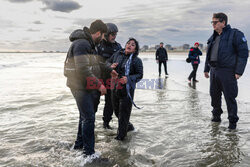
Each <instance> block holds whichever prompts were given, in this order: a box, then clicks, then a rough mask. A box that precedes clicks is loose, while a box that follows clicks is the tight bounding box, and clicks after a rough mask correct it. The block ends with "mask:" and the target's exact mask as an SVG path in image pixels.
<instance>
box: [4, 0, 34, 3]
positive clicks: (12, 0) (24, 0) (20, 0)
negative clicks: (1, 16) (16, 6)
mask: <svg viewBox="0 0 250 167" xmlns="http://www.w3.org/2000/svg"><path fill="white" fill-rule="evenodd" d="M8 1H9V2H13V3H26V2H30V1H33V0H8Z"/></svg>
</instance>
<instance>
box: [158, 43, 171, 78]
mask: <svg viewBox="0 0 250 167" xmlns="http://www.w3.org/2000/svg"><path fill="white" fill-rule="evenodd" d="M155 57H156V62H157V63H158V64H159V77H160V76H161V64H163V65H164V70H165V76H166V77H167V76H168V72H167V61H168V53H167V50H166V49H165V48H164V47H163V42H161V43H160V47H159V48H158V49H157V50H156V53H155Z"/></svg>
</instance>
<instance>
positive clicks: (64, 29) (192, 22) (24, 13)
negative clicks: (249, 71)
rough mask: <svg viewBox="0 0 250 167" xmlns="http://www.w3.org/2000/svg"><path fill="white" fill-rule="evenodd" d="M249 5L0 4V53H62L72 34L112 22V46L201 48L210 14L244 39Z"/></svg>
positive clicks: (141, 0) (201, 0) (174, 1)
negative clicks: (223, 16)
mask: <svg viewBox="0 0 250 167" xmlns="http://www.w3.org/2000/svg"><path fill="white" fill-rule="evenodd" d="M249 6H250V0H238V1H236V0H220V1H218V0H210V1H208V0H0V37H1V40H0V51H67V50H68V48H69V46H70V41H69V39H68V37H69V35H70V33H71V32H72V31H73V30H75V29H82V28H83V27H84V26H87V27H89V26H90V24H91V22H93V21H95V20H96V19H101V20H103V22H104V23H109V22H111V23H115V24H116V25H117V26H118V29H119V32H118V35H117V42H119V43H121V45H122V46H124V44H125V42H126V41H127V40H128V38H129V37H134V38H136V39H137V40H138V41H139V44H140V46H141V47H142V46H143V45H150V46H152V45H155V44H159V43H160V42H164V44H171V45H172V46H180V45H182V44H185V43H187V44H190V45H193V44H194V42H197V41H198V42H200V43H203V44H205V45H206V42H207V39H208V38H209V36H210V35H211V34H212V32H213V29H212V25H211V23H210V21H211V20H212V15H213V13H217V12H224V13H225V14H227V15H228V19H229V21H228V23H229V24H230V25H231V26H232V27H233V28H237V29H239V30H241V31H242V32H243V33H244V34H245V37H246V39H247V40H248V41H249V39H250V28H249V27H250V19H249V16H250V10H249Z"/></svg>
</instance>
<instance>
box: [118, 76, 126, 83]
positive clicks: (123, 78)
mask: <svg viewBox="0 0 250 167" xmlns="http://www.w3.org/2000/svg"><path fill="white" fill-rule="evenodd" d="M119 82H120V83H121V84H126V83H127V82H128V78H127V77H126V76H123V77H122V78H121V79H120V80H119Z"/></svg>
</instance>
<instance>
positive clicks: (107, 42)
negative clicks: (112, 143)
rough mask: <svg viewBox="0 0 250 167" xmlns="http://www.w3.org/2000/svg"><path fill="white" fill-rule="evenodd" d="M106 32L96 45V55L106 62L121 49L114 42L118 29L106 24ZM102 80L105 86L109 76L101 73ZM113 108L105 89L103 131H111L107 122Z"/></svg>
mask: <svg viewBox="0 0 250 167" xmlns="http://www.w3.org/2000/svg"><path fill="white" fill-rule="evenodd" d="M106 25H107V28H108V31H107V33H106V34H105V35H104V37H105V38H104V39H103V40H102V41H101V43H100V44H99V45H98V54H99V55H100V56H101V61H102V62H104V63H105V62H106V60H107V59H108V58H110V57H111V56H112V55H113V54H114V53H115V52H117V51H119V50H120V49H121V48H122V47H121V45H120V44H119V43H118V42H116V40H115V39H116V36H117V33H118V27H117V26H116V25H115V24H113V23H107V24H106ZM102 79H103V82H104V84H106V85H107V82H108V83H109V82H110V75H109V74H108V75H107V74H105V73H103V75H102ZM112 115H113V107H112V101H111V90H110V89H107V94H105V105H104V109H103V117H102V119H103V127H104V128H105V129H112V128H111V127H110V125H109V122H110V121H111V119H112Z"/></svg>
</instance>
